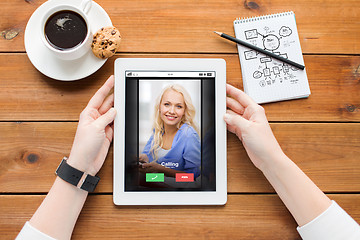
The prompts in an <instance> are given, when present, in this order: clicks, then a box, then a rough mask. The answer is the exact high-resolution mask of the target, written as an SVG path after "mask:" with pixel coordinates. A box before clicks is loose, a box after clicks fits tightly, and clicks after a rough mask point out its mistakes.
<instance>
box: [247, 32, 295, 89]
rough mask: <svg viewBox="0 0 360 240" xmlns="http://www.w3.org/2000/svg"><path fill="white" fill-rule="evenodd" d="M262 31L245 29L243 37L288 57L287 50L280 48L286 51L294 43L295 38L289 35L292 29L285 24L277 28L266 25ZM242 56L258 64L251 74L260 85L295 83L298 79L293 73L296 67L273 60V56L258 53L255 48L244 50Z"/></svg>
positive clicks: (265, 48)
mask: <svg viewBox="0 0 360 240" xmlns="http://www.w3.org/2000/svg"><path fill="white" fill-rule="evenodd" d="M263 32H264V34H262V33H261V32H260V31H259V30H258V29H249V30H246V31H244V33H245V39H246V40H248V42H249V43H251V44H253V45H255V46H258V47H260V48H262V49H264V50H267V51H269V52H272V53H274V54H277V55H280V56H281V57H283V58H286V59H288V54H287V52H281V50H282V51H286V50H287V49H290V48H291V47H292V45H293V44H295V40H293V39H291V37H289V36H291V35H292V30H291V29H290V28H289V27H287V26H282V27H281V28H280V29H277V30H275V29H270V28H269V27H267V26H266V27H264V28H263ZM280 49H281V50H280ZM244 57H245V60H246V61H250V60H251V61H253V62H254V64H258V67H257V68H256V70H255V71H254V72H253V74H252V76H253V78H254V79H255V80H257V81H259V85H260V86H261V87H266V86H268V85H273V84H275V83H276V82H278V83H279V84H281V83H283V82H285V81H289V83H297V81H298V80H297V78H296V76H295V74H294V73H295V72H296V71H297V69H296V68H294V67H291V66H289V65H288V64H286V63H283V62H281V61H278V60H275V61H274V60H273V58H271V57H269V56H265V55H263V54H260V53H259V52H257V51H255V50H247V51H244Z"/></svg>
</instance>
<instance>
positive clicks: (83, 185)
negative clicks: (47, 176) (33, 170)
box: [55, 157, 100, 192]
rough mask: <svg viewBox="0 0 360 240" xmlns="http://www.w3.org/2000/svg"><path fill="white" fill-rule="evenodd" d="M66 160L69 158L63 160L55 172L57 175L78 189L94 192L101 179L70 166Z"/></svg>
mask: <svg viewBox="0 0 360 240" xmlns="http://www.w3.org/2000/svg"><path fill="white" fill-rule="evenodd" d="M66 160H67V157H64V158H63V159H62V161H61V163H60V165H59V166H58V168H57V169H56V171H55V174H56V175H57V176H58V177H60V178H61V179H62V180H64V181H65V182H68V183H70V184H72V185H74V186H76V187H77V188H80V189H83V190H85V191H88V192H93V191H94V190H95V188H96V185H97V184H98V182H99V181H100V178H99V177H98V176H91V175H89V174H87V173H86V172H83V171H80V170H78V169H76V168H74V167H72V166H70V165H69V164H68V163H67V162H66Z"/></svg>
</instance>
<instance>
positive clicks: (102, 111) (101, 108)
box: [68, 76, 116, 175]
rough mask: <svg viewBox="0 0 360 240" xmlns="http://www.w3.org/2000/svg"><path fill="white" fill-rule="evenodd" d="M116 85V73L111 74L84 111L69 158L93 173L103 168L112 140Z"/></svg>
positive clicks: (77, 166) (81, 167) (82, 169)
mask: <svg viewBox="0 0 360 240" xmlns="http://www.w3.org/2000/svg"><path fill="white" fill-rule="evenodd" d="M113 86H114V76H110V77H109V79H108V80H107V81H106V82H105V84H104V85H103V86H102V87H101V88H100V89H99V90H98V91H97V92H96V93H95V95H94V96H93V97H92V98H91V99H90V101H89V103H88V105H87V106H86V108H85V109H84V110H83V111H82V112H81V114H80V118H79V124H78V127H77V130H76V135H75V139H74V143H73V146H72V149H71V153H70V156H69V159H68V163H69V165H71V166H72V167H74V168H76V169H78V170H81V171H84V172H87V173H89V174H90V175H96V173H97V172H98V171H99V170H100V168H101V167H102V165H103V163H104V161H105V158H106V155H107V153H108V151H109V147H110V143H111V141H112V139H113V133H114V129H113V126H111V125H110V124H111V123H112V122H113V121H114V119H115V116H116V110H115V109H114V108H113V105H114V94H111V95H110V96H108V94H109V92H110V90H111V89H112V88H113Z"/></svg>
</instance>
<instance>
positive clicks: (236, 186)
mask: <svg viewBox="0 0 360 240" xmlns="http://www.w3.org/2000/svg"><path fill="white" fill-rule="evenodd" d="M76 125H77V123H75V122H74V123H69V122H35V123H32V122H30V123H28V122H23V123H21V122H19V123H11V122H9V123H7V122H6V123H4V122H3V123H0V132H1V137H0V182H1V184H0V192H2V193H4V192H5V193H22V192H30V193H31V192H42V193H44V192H47V191H48V190H49V189H50V186H51V185H52V183H53V181H54V179H55V175H54V171H55V169H56V167H57V166H58V164H59V162H60V160H61V159H62V157H63V156H67V155H68V154H69V152H70V149H71V145H72V141H73V138H74V134H75V130H76ZM271 127H272V129H273V131H274V134H275V136H276V137H277V139H278V141H279V143H280V145H281V146H282V148H283V149H284V152H285V153H286V154H287V155H288V156H289V157H290V158H291V159H293V161H294V162H296V163H297V164H298V165H299V167H300V168H301V169H303V170H304V171H305V173H307V174H308V175H309V176H310V178H311V179H313V181H314V182H315V183H316V184H317V185H318V186H319V187H320V188H321V189H322V190H323V191H327V192H359V191H360V182H359V175H360V148H359V146H360V124H359V123H331V124H325V123H324V124H321V123H320V124H315V123H307V124H305V123H297V124H295V123H290V124H286V123H273V124H271ZM112 149H113V148H110V152H109V155H108V157H107V159H106V162H105V164H104V166H103V168H102V170H101V171H100V173H99V176H100V178H101V181H100V183H99V185H98V187H97V189H96V191H97V192H106V193H110V192H112V186H113V184H112V175H113V174H112V173H113V161H112V160H113V159H112V156H113V151H112ZM227 150H228V158H227V159H228V191H229V192H231V193H236V192H237V193H243V192H273V191H274V190H273V189H272V187H271V186H270V185H269V183H268V182H267V181H266V179H265V178H264V177H263V175H262V174H261V172H260V171H258V170H257V169H256V168H255V167H254V166H253V165H252V163H251V162H250V160H249V158H248V156H247V154H246V152H245V150H244V148H243V147H242V144H241V142H240V141H239V140H238V139H237V138H236V137H235V135H233V134H231V133H229V134H228V148H227ZM29 182H31V183H32V184H31V185H30V186H29V184H28V183H29Z"/></svg>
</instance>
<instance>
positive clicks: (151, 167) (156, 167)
mask: <svg viewBox="0 0 360 240" xmlns="http://www.w3.org/2000/svg"><path fill="white" fill-rule="evenodd" d="M141 169H142V170H141V172H144V173H159V172H164V170H163V169H164V167H163V166H161V165H160V164H158V163H157V162H156V161H152V162H151V163H149V162H147V163H143V164H142V165H141Z"/></svg>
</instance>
